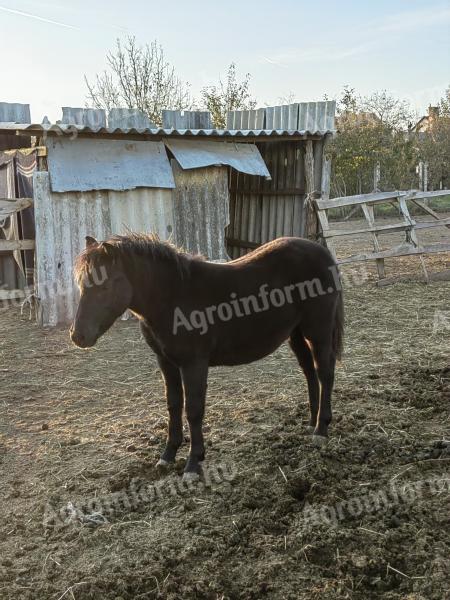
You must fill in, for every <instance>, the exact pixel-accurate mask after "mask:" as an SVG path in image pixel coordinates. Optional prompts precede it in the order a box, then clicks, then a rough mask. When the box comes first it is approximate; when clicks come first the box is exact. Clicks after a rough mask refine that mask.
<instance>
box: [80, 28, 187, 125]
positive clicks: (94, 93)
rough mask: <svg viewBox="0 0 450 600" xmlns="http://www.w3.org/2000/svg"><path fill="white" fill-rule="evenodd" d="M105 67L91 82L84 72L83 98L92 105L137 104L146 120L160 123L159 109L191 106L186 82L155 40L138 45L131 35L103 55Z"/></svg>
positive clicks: (108, 107)
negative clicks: (146, 116) (147, 118)
mask: <svg viewBox="0 0 450 600" xmlns="http://www.w3.org/2000/svg"><path fill="white" fill-rule="evenodd" d="M106 60H107V63H108V68H107V70H105V71H104V72H103V73H101V74H97V75H96V77H95V81H94V83H90V82H89V81H88V79H87V77H86V76H85V82H86V86H87V88H88V96H87V100H88V102H89V104H91V105H94V106H95V107H96V108H104V109H106V110H110V109H111V108H115V107H118V108H120V107H122V108H138V109H139V110H141V111H142V112H144V113H145V114H146V115H148V117H149V119H150V121H152V122H153V123H155V124H157V125H161V124H162V112H161V111H162V109H164V108H165V109H187V108H190V107H191V104H192V101H191V95H190V89H189V84H187V83H186V82H184V81H182V80H181V79H180V78H179V77H177V75H176V74H175V69H174V67H173V66H171V65H170V64H169V63H168V62H167V60H166V58H165V55H164V50H163V48H162V46H160V45H159V44H158V43H157V42H156V41H153V42H151V44H146V45H145V46H139V45H138V44H137V42H136V38H135V37H128V38H127V39H126V41H125V43H124V44H122V42H121V41H120V40H119V39H118V40H117V41H116V47H115V49H114V50H112V51H111V52H109V53H108V54H107V57H106Z"/></svg>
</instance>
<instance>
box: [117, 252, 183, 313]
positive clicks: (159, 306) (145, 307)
mask: <svg viewBox="0 0 450 600" xmlns="http://www.w3.org/2000/svg"><path fill="white" fill-rule="evenodd" d="M131 262H132V264H131V265H130V266H129V267H128V269H127V271H126V275H127V277H128V280H129V282H130V283H131V285H132V288H133V297H132V300H131V303H130V306H129V308H130V310H131V311H133V312H134V313H136V314H137V315H138V316H140V317H142V318H144V319H146V320H149V321H155V320H157V319H158V318H159V315H160V314H162V313H163V312H164V310H165V308H166V306H167V303H168V302H170V301H172V302H173V301H174V299H175V302H176V297H177V296H178V293H179V290H180V288H181V286H182V282H183V276H182V272H181V271H180V266H179V265H178V264H177V262H176V261H175V260H170V259H159V258H157V257H153V256H142V255H134V256H133V261H131Z"/></svg>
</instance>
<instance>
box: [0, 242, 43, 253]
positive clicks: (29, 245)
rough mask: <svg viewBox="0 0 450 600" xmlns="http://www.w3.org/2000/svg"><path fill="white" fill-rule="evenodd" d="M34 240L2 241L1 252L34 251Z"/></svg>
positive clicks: (0, 244) (0, 243)
mask: <svg viewBox="0 0 450 600" xmlns="http://www.w3.org/2000/svg"><path fill="white" fill-rule="evenodd" d="M34 248H35V242H34V240H0V251H2V250H3V251H4V250H7V251H10V252H13V251H14V250H34Z"/></svg>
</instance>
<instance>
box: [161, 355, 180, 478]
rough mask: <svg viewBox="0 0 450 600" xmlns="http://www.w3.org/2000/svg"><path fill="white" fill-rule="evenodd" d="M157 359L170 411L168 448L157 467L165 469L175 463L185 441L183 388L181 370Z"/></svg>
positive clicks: (163, 360)
mask: <svg viewBox="0 0 450 600" xmlns="http://www.w3.org/2000/svg"><path fill="white" fill-rule="evenodd" d="M157 359H158V364H159V367H160V369H161V372H162V375H163V377H164V383H165V386H166V400H167V409H168V411H169V431H168V436H167V442H166V447H165V449H164V452H163V453H162V455H161V458H160V459H159V461H158V463H157V466H159V467H164V466H166V465H168V464H169V463H173V462H174V461H175V457H176V454H177V450H178V448H179V447H180V446H181V443H182V441H183V386H182V383H181V373H180V369H179V368H178V367H177V366H176V365H174V364H173V363H171V362H169V361H168V360H167V359H166V358H164V357H162V356H157Z"/></svg>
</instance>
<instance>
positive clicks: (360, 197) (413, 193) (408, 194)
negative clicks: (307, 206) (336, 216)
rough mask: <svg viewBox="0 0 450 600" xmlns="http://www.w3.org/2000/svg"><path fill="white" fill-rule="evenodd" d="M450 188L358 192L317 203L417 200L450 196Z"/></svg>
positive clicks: (324, 205) (333, 205) (335, 205)
mask: <svg viewBox="0 0 450 600" xmlns="http://www.w3.org/2000/svg"><path fill="white" fill-rule="evenodd" d="M449 195H450V190H435V191H434V192H421V191H420V190H409V191H401V192H399V191H393V192H373V193H371V194H357V195H356V196H341V197H338V198H332V199H331V200H318V201H317V205H318V207H319V208H320V209H322V210H324V209H327V208H339V207H341V206H351V205H353V204H361V203H362V202H365V203H367V204H377V203H378V202H388V201H389V200H396V199H397V198H404V199H405V200H413V201H414V200H417V199H420V198H435V197H438V196H449Z"/></svg>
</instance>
